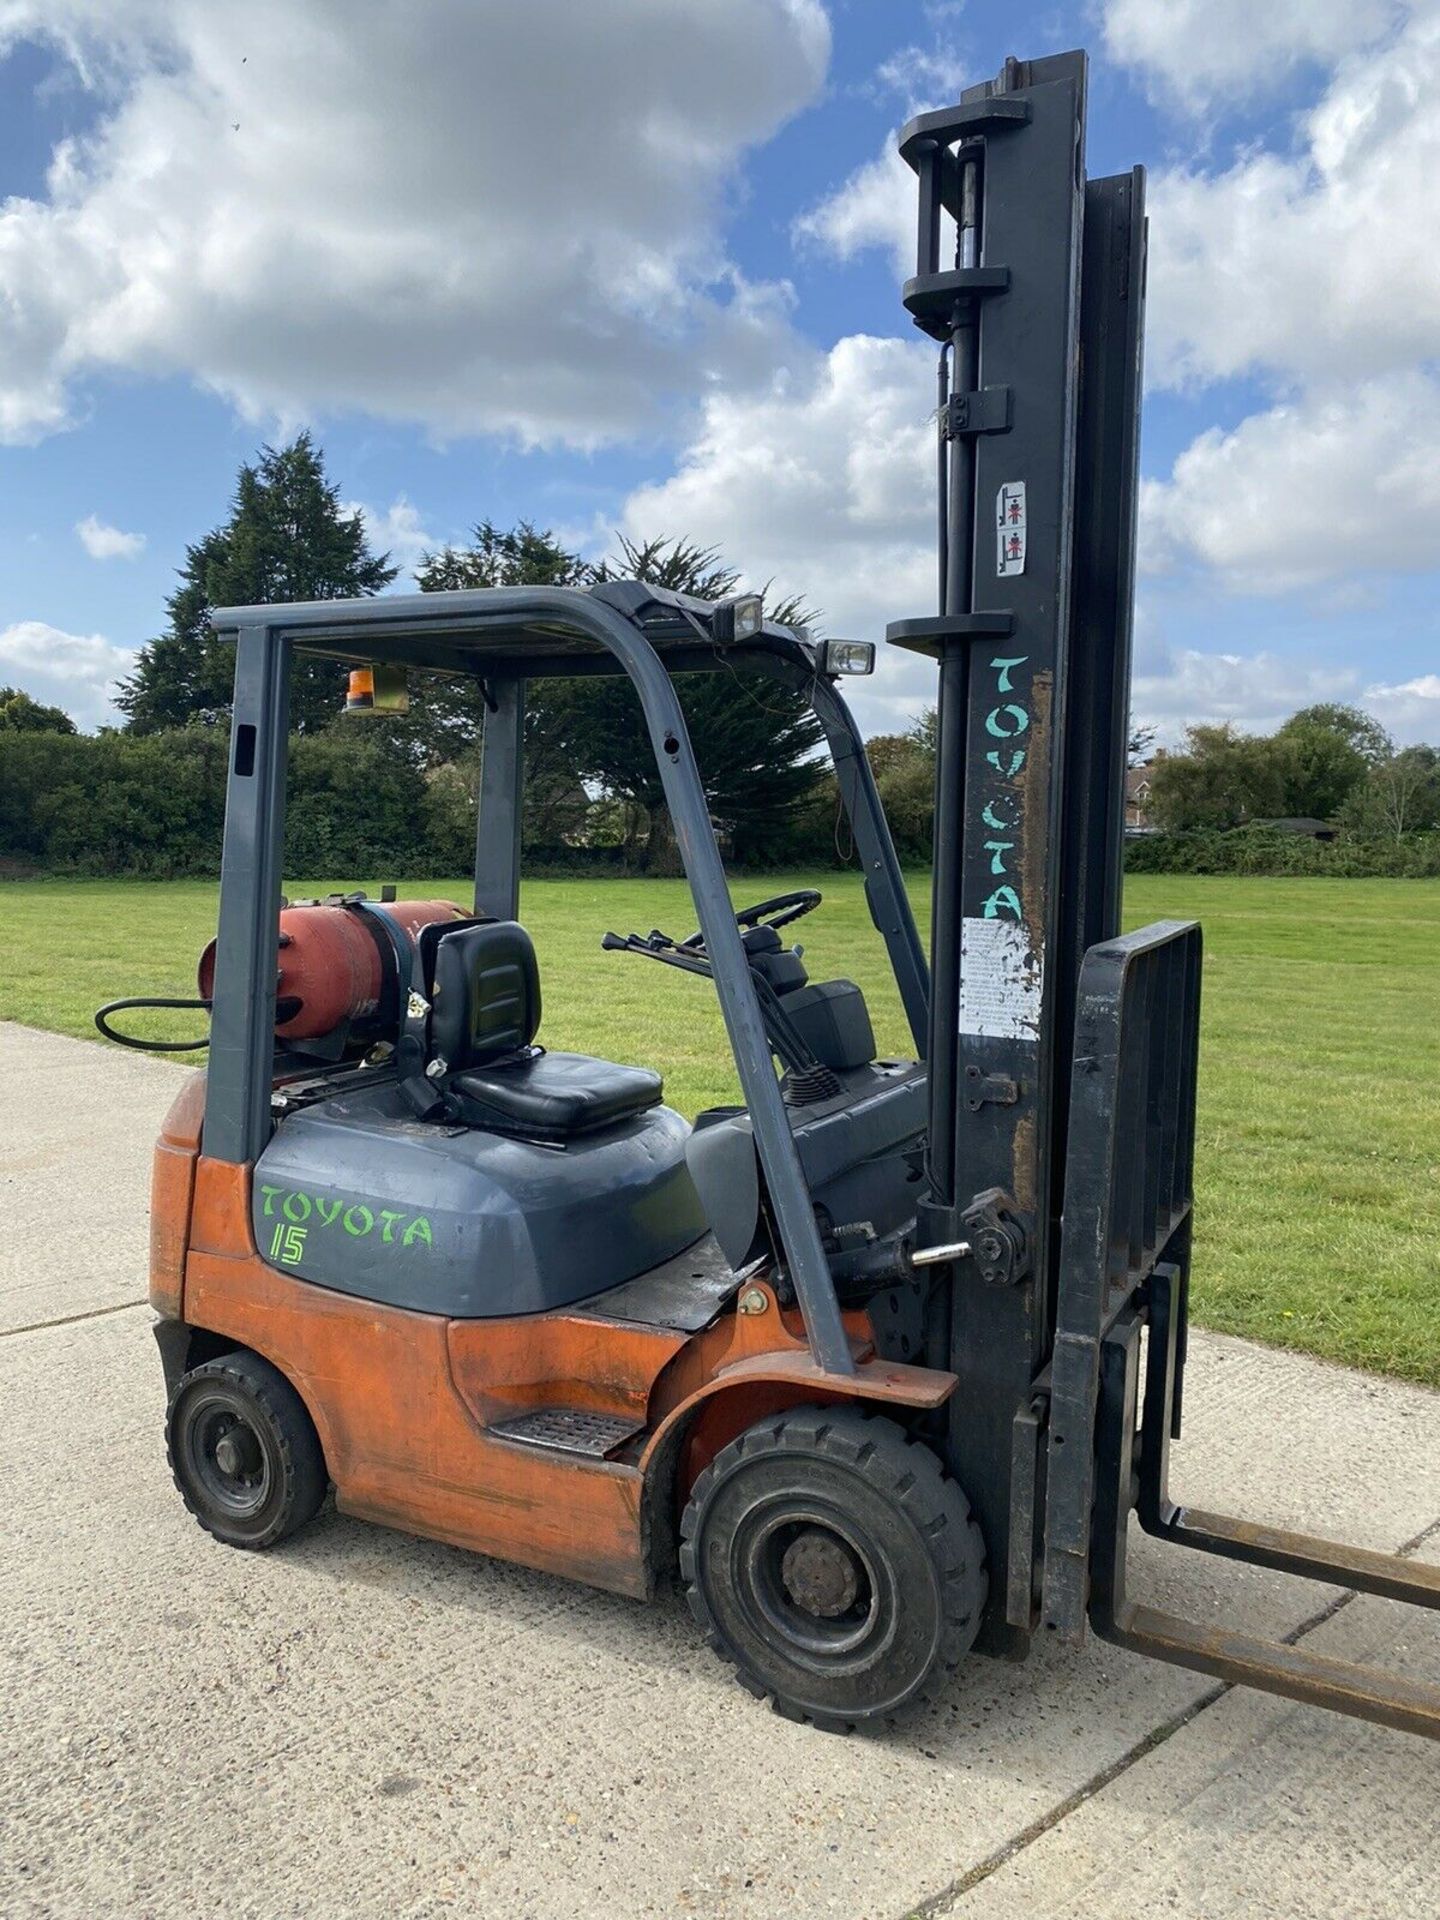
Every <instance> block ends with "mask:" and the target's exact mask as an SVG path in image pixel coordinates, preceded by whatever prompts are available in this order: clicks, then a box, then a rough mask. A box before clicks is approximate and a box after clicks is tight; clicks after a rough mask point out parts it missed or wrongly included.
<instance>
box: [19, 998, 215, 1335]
mask: <svg viewBox="0 0 1440 1920" xmlns="http://www.w3.org/2000/svg"><path fill="white" fill-rule="evenodd" d="M182 1071H183V1070H181V1069H177V1068H176V1067H175V1066H173V1065H171V1064H168V1063H167V1062H165V1061H162V1060H159V1059H153V1058H152V1059H147V1058H146V1057H145V1055H144V1054H142V1053H133V1052H131V1053H127V1052H126V1051H125V1050H124V1049H123V1048H121V1047H115V1046H107V1045H105V1044H104V1043H103V1042H98V1041H97V1042H95V1043H93V1044H92V1043H91V1042H88V1041H84V1040H72V1039H69V1038H68V1037H67V1036H66V1035H64V1034H58V1033H40V1032H37V1030H36V1029H35V1028H33V1027H22V1026H19V1025H17V1024H16V1023H15V1022H14V1021H12V1020H0V1209H3V1216H0V1217H3V1219H4V1223H5V1230H4V1233H3V1235H0V1332H9V1331H10V1330H12V1329H14V1328H17V1327H25V1326H34V1325H36V1324H39V1323H43V1322H45V1321H52V1320H58V1319H61V1318H62V1317H64V1316H66V1315H74V1314H85V1313H93V1312H95V1311H96V1310H97V1309H99V1308H104V1307H117V1306H121V1305H124V1304H125V1303H126V1302H130V1301H135V1300H143V1299H144V1297H145V1273H146V1262H147V1249H148V1234H149V1226H148V1213H147V1210H146V1209H147V1204H148V1201H149V1197H150V1152H151V1149H152V1148H153V1146H154V1144H155V1136H156V1134H157V1133H158V1132H159V1131H160V1122H161V1120H162V1118H163V1117H164V1114H165V1110H166V1108H167V1107H168V1106H169V1105H170V1102H171V1101H172V1100H173V1099H174V1098H175V1093H176V1089H177V1088H178V1087H179V1086H180V1084H181V1072H182Z"/></svg>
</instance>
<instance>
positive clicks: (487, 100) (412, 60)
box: [0, 0, 1440, 739]
mask: <svg viewBox="0 0 1440 1920" xmlns="http://www.w3.org/2000/svg"><path fill="white" fill-rule="evenodd" d="M1073 45H1085V46H1087V47H1088V48H1089V49H1090V51H1091V54H1092V60H1093V65H1092V74H1091V119H1090V151H1089V167H1090V171H1091V172H1092V173H1102V172H1107V171H1115V170H1119V169H1121V168H1124V167H1127V166H1129V165H1131V164H1133V163H1134V162H1135V161H1141V162H1143V163H1144V164H1145V165H1146V166H1147V168H1149V169H1150V172H1151V213H1152V273H1151V290H1150V291H1151V321H1150V333H1149V344H1148V370H1149V378H1148V386H1147V396H1146V410H1145V439H1144V454H1143V467H1144V474H1145V482H1146V484H1145V493H1144V503H1143V514H1142V521H1143V525H1142V558H1143V575H1142V581H1141V592H1140V604H1139V617H1138V636H1139V639H1138V648H1139V651H1138V657H1137V679H1136V699H1135V706H1136V712H1137V716H1138V717H1140V718H1142V719H1145V720H1149V721H1151V722H1152V723H1154V724H1156V725H1158V726H1159V728H1160V729H1161V733H1162V737H1165V738H1173V737H1175V736H1176V735H1177V734H1178V733H1179V731H1180V729H1181V728H1182V727H1183V726H1184V725H1185V724H1187V723H1189V722H1192V721H1197V720H1211V719H1233V720H1235V721H1237V722H1238V723H1239V724H1241V725H1245V726H1257V727H1263V726H1269V725H1273V724H1274V723H1275V722H1276V721H1277V720H1278V719H1279V718H1281V717H1282V716H1283V715H1284V714H1285V713H1287V712H1288V711H1290V710H1292V709H1293V708H1294V707H1295V706H1298V705H1301V704H1304V703H1305V702H1307V701H1309V700H1312V699H1330V698H1336V699H1346V700H1354V701H1358V702H1359V703H1361V704H1364V705H1367V706H1369V707H1370V708H1371V710H1372V711H1374V712H1376V713H1377V714H1378V715H1379V716H1380V717H1381V718H1382V719H1383V720H1384V722H1385V724H1386V725H1387V726H1389V727H1391V728H1392V730H1393V731H1394V732H1395V734H1396V736H1397V738H1401V739H1415V738H1430V739H1440V640H1437V622H1436V617H1435V611H1434V608H1435V588H1436V575H1437V565H1440V546H1437V538H1436V531H1437V526H1440V388H1437V386H1436V384H1435V367H1434V358H1435V355H1434V344H1433V343H1434V342H1435V340H1436V339H1437V338H1440V333H1437V322H1440V265H1437V261H1436V252H1437V250H1436V249H1435V248H1434V247H1433V246H1431V245H1430V244H1429V242H1428V240H1426V239H1425V237H1424V236H1426V235H1427V234H1428V235H1433V234H1434V232H1435V231H1436V230H1437V219H1440V152H1437V148H1440V4H1427V5H1420V6H1416V5H1409V4H1405V0H1345V3H1344V4H1341V3H1340V0H1273V4H1272V5H1270V6H1269V7H1267V8H1266V9H1265V10H1263V11H1261V10H1259V9H1256V8H1255V7H1254V6H1253V4H1250V0H1245V3H1244V4H1241V0H1103V3H1102V4H1097V5H1095V6H1091V7H1057V8H1053V9H1032V10H1030V12H1029V16H1028V20H1024V21H1021V22H1020V24H1018V25H1017V10H1016V9H1015V8H1014V7H1013V6H1003V5H999V4H993V3H992V0H967V3H966V4H964V5H959V6H956V5H926V4H920V3H919V0H894V3H893V4H887V3H886V0H832V3H831V4H830V5H828V6H825V7H822V6H821V5H820V4H819V0H673V4H670V3H669V0H607V5H606V6H605V7H599V8H593V7H592V8H587V9H583V10H579V9H577V8H576V7H575V6H574V5H573V4H572V3H571V0H530V4H528V5H527V6H526V7H525V8H524V9H516V8H514V7H513V6H511V5H509V4H504V3H503V0H409V4H400V0H303V4H301V3H299V0H252V4H250V5H249V6H247V7H246V8H245V9H244V10H240V9H218V8H215V7H214V6H213V5H211V4H207V0H44V3H43V4H41V3H40V0H5V3H4V4H3V5H0V195H3V196H4V199H3V205H0V681H12V682H17V683H18V684H21V685H23V686H26V687H27V688H28V689H30V690H31V691H33V692H35V693H36V694H37V695H39V696H41V697H44V698H47V699H52V700H58V701H60V702H61V703H62V704H64V705H66V706H67V707H68V708H69V709H70V711H72V712H73V713H74V714H75V715H76V717H77V719H79V720H80V721H81V723H82V724H84V725H89V726H93V725H95V724H98V723H101V722H103V721H104V720H105V719H106V718H107V717H111V715H110V710H109V708H108V689H109V688H110V687H111V686H112V685H113V681H114V678H115V677H116V675H117V674H119V673H121V672H123V671H124V670H125V667H126V664H127V661H128V658H129V656H130V654H131V653H132V651H133V649H134V648H135V647H137V646H138V645H140V644H141V643H143V642H144V640H145V639H147V638H148V637H149V636H150V635H152V634H153V633H155V632H156V631H157V630H158V629H159V626H160V624H161V622H162V620H163V603H164V599H165V596H166V593H167V592H168V591H169V588H170V585H171V583H172V580H173V574H174V569H175V567H176V565H177V564H178V563H179V561H180V560H181V558H182V556H183V551H184V547H185V545H186V543H187V542H188V541H192V540H194V539H197V538H198V537H200V535H202V534H203V533H204V532H205V531H206V530H207V529H208V528H209V527H211V526H212V525H214V524H215V523H216V522H217V521H218V520H220V519H221V518H223V516H224V514H225V511H226V505H227V501H228V498H229V494H230V490H231V487H232V485H233V481H234V475H235V470H236V467H237V465H238V463H239V462H240V461H241V460H242V459H245V458H247V457H249V456H250V455H251V454H253V452H254V450H255V448H256V447H257V446H258V445H259V444H260V443H261V442H262V441H264V440H266V439H274V438H276V437H278V436H280V435H283V434H285V433H288V432H289V431H291V430H293V428H294V427H296V426H297V425H299V424H302V423H304V424H308V425H310V426H311V427H312V428H313V429H314V431H315V432H316V434H317V437H318V438H319V439H320V441H321V443H322V444H323V446H324V448H325V451H326V455H327V459H328V462H329V466H330V470H331V473H332V475H333V476H334V477H335V479H336V480H337V481H338V482H339V484H340V486H341V489H342V492H343V494H344V496H345V498H346V499H347V500H349V501H353V502H355V503H356V504H357V505H360V506H362V507H363V508H364V510H365V512H366V514H367V516H368V517H369V518H370V519H371V520H372V521H373V524H374V533H375V538H376V541H377V543H379V544H382V545H388V546H390V547H391V549H392V551H393V554H394V557H395V558H396V559H397V560H398V561H400V562H401V564H402V565H403V566H405V567H407V568H408V566H409V565H410V564H411V563H413V561H414V559H415V557H416V556H417V554H418V553H419V551H420V550H421V549H422V548H423V547H424V546H426V545H431V546H433V545H435V544H437V543H440V542H443V541H445V540H447V539H453V538H458V537H463V535H464V532H465V530H466V528H467V527H468V526H469V525H470V524H472V523H473V522H474V521H475V520H477V519H479V518H481V517H484V516H489V517H492V518H494V519H496V520H497V521H500V522H506V521H509V520H512V519H518V518H521V517H526V518H530V519H533V520H535V521H537V522H539V523H541V524H544V525H548V526H552V527H555V528H557V529H558V530H560V531H562V532H563V533H565V534H566V535H567V536H568V537H571V538H573V539H574V540H576V541H577V542H580V543H583V544H584V545H585V546H586V547H587V548H589V549H592V550H595V551H600V550H603V549H604V547H605V545H606V544H607V541H608V540H609V538H610V535H611V530H613V529H614V528H617V527H621V528H625V529H628V530H629V531H631V532H633V533H640V534H646V533H652V532H667V533H668V532H677V533H680V532H683V533H686V534H689V535H691V536H694V537H698V538H701V539H704V540H710V541H715V542H717V543H719V544H720V545H721V546H722V547H723V549H724V551H725V552H726V554H727V555H728V556H729V557H730V558H731V559H732V560H733V562H734V563H735V564H737V565H739V566H741V567H742V568H744V569H745V570H746V571H747V573H748V574H749V575H750V576H751V577H752V578H753V579H755V580H756V581H763V580H765V579H767V578H773V579H774V580H775V581H776V583H777V585H778V586H783V587H784V588H785V589H787V590H795V591H799V592H802V593H803V594H805V595H806V597H807V598H809V599H810V600H811V601H813V602H815V603H817V604H818V605H819V606H820V607H821V608H822V609H823V610H824V613H825V615H826V619H827V624H828V626H829V629H830V630H831V631H835V632H845V633H853V634H856V635H858V636H862V637H878V635H879V631H880V629H881V628H882V627H883V623H884V621H885V620H886V619H887V618H894V617H899V616H902V615H905V614H909V613H919V612H925V611H928V610H929V605H930V594H931V584H930V583H931V578H932V563H931V558H930V551H931V549H930V539H931V515H932V502H931V494H930V457H929V446H930V442H929V428H928V425H927V421H926V410H927V408H928V406H929V405H930V404H931V400H930V393H931V377H930V367H931V359H930V353H929V350H928V348H927V347H926V346H924V345H923V344H922V343H921V342H920V341H919V340H918V338H917V337H916V336H915V335H914V333H913V330H912V329H911V328H910V326H909V323H908V320H907V319H906V316H905V315H904V313H903V311H902V309H901V308H900V305H899V301H898V297H897V290H898V283H899V280H900V278H901V277H902V275H903V273H904V272H905V271H908V270H909V268H908V266H907V263H906V262H905V260H904V257H903V256H904V251H905V248H906V247H907V245H908V233H909V231H910V220H911V216H910V188H909V184H908V179H907V177H906V176H905V175H904V174H903V171H902V170H901V169H900V168H899V167H898V164H897V163H896V162H895V161H894V158H893V136H894V132H895V129H896V128H897V126H898V125H899V123H900V122H901V121H902V120H903V119H904V118H905V117H906V116H907V114H908V113H909V112H911V111H913V110H915V109H917V108H919V107H922V106H929V105H936V104H942V103H943V102H945V101H947V100H949V99H951V98H953V97H954V94H955V92H956V91H957V90H958V88H959V87H960V86H963V85H965V84H968V83H970V82H971V81H973V80H975V79H977V78H981V77H984V76H986V75H989V74H991V73H993V72H994V71H995V70H996V69H997V68H998V66H999V64H1000V62H1001V60H1002V59H1003V58H1004V56H1005V55H1006V54H1007V53H1011V52H1015V53H1019V54H1021V55H1028V54H1036V53H1041V52H1046V51H1052V50H1057V49H1059V48H1062V47H1066V46H1073ZM401 584H402V585H403V584H404V579H403V578H402V582H401ZM930 691H931V688H930V682H929V678H928V670H927V669H926V667H925V666H924V665H923V663H920V662H917V661H915V660H913V659H910V658H908V657H907V658H905V659H895V660H891V661H887V662H886V663H885V665H884V667H883V668H882V671H881V673H880V674H878V675H877V678H876V680H875V682H874V683H873V685H872V686H870V687H869V688H867V689H866V691H865V693H864V694H863V696H862V700H861V711H862V718H863V719H864V721H865V722H866V724H867V725H868V726H869V727H871V728H872V729H883V728H888V727H890V726H893V725H896V724H899V723H901V722H902V721H903V720H904V719H905V718H906V716H908V715H909V714H910V713H912V712H913V711H915V710H916V709H917V708H918V707H919V706H920V705H921V704H922V703H923V702H924V701H925V700H926V699H927V698H928V697H929V696H930Z"/></svg>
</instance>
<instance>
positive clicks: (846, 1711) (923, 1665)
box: [680, 1407, 987, 1733]
mask: <svg viewBox="0 0 1440 1920" xmlns="http://www.w3.org/2000/svg"><path fill="white" fill-rule="evenodd" d="M680 1537H681V1544H680V1571H681V1574H682V1576H683V1578H684V1580H685V1583H686V1589H687V1595H688V1598H689V1601H690V1608H691V1611H692V1612H693V1614H694V1615H695V1618H696V1619H697V1620H698V1621H699V1623H700V1625H701V1627H702V1628H703V1630H704V1632H705V1635H706V1638H707V1639H708V1640H709V1642H710V1644H711V1645H712V1646H713V1647H714V1648H715V1650H716V1651H717V1652H718V1653H720V1654H721V1655H723V1656H724V1657H725V1658H726V1659H729V1660H731V1661H733V1662H734V1664H735V1667H736V1670H737V1674H738V1677H739V1679H740V1681H741V1683H742V1684H743V1685H744V1686H746V1687H748V1688H749V1689H750V1691H751V1692H752V1693H754V1694H756V1695H758V1696H759V1697H760V1698H762V1699H763V1698H766V1697H768V1698H769V1699H770V1700H771V1702H772V1703H773V1705H774V1707H775V1710H776V1712H777V1713H781V1714H784V1715H785V1716H786V1718H787V1719H792V1720H808V1721H810V1722H811V1723H812V1724H813V1725H815V1726H817V1727H820V1728H823V1729H825V1730H826V1731H830V1732H837V1733H848V1732H851V1731H852V1730H853V1729H854V1728H856V1727H862V1726H873V1725H876V1724H878V1723H884V1722H886V1721H889V1720H892V1719H894V1718H895V1717H896V1716H897V1715H899V1714H901V1713H904V1712H905V1711H907V1710H909V1709H911V1708H913V1707H915V1706H917V1705H919V1704H920V1703H921V1702H923V1701H924V1700H925V1699H927V1698H928V1697H930V1695H931V1694H932V1693H933V1692H935V1691H936V1690H938V1688H939V1687H940V1686H941V1685H943V1684H944V1682H945V1681H946V1680H947V1679H948V1677H949V1675H950V1673H951V1672H952V1670H953V1669H954V1668H955V1667H956V1666H957V1665H958V1664H959V1662H960V1660H961V1659H962V1658H963V1657H964V1655H965V1654H966V1653H968V1652H969V1650H970V1648H971V1646H972V1645H973V1644H974V1641H975V1636H976V1634H977V1633H978V1631H979V1628H980V1616H981V1612H982V1609H983V1608H984V1604H985V1596H986V1591H987V1581H986V1575H985V1565H984V1546H983V1543H982V1541H981V1538H980V1529H979V1528H978V1527H977V1526H976V1525H975V1522H974V1521H973V1520H972V1519H971V1517H970V1508H969V1504H968V1502H967V1501H966V1499H965V1496H964V1494H963V1493H962V1492H961V1490H960V1488H959V1486H958V1485H957V1484H956V1483H955V1481H953V1480H950V1479H948V1478H947V1477H946V1475H945V1473H944V1471H943V1469H942V1468H941V1465H940V1462H939V1460H938V1459H937V1458H936V1456H935V1455H934V1454H933V1453H932V1452H931V1451H930V1449H929V1448H928V1447H926V1446H924V1445H922V1444H919V1443H917V1442H912V1441H911V1440H909V1439H908V1438H907V1436H906V1435H905V1433H904V1431H903V1430H902V1429H901V1428H900V1427H898V1426H896V1425H895V1423H894V1422H893V1421H891V1420H886V1419H882V1418H877V1417H873V1416H870V1415H867V1414H863V1413H859V1412H857V1411H854V1410H852V1409H849V1408H841V1409H836V1408H833V1407H797V1408H793V1409H790V1410H789V1411H787V1412H785V1413H778V1414H773V1415H771V1416H770V1417H769V1418H768V1419H765V1420H759V1421H757V1422H756V1423H755V1425H754V1426H753V1427H749V1428H747V1429H746V1431H745V1432H744V1433H742V1434H741V1435H740V1436H739V1438H738V1439H736V1440H734V1441H732V1442H731V1444H730V1445H729V1446H728V1447H726V1448H725V1449H724V1451H723V1452H721V1453H720V1454H718V1455H717V1456H716V1458H715V1460H714V1462H713V1463H712V1464H711V1465H710V1466H709V1467H707V1468H706V1470H705V1472H704V1473H702V1474H701V1475H700V1477H699V1479H698V1480H697V1481H696V1482H695V1486H694V1490H693V1492H692V1494H691V1497H690V1502H689V1505H688V1506H687V1507H686V1509H685V1515H684V1518H683V1520H682V1521H681V1529H680Z"/></svg>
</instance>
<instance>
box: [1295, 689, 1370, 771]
mask: <svg viewBox="0 0 1440 1920" xmlns="http://www.w3.org/2000/svg"><path fill="white" fill-rule="evenodd" d="M1311 727H1319V728H1322V729H1323V730H1324V731H1325V732H1327V733H1333V734H1336V735H1338V737H1339V738H1340V739H1341V740H1343V741H1344V742H1345V744H1346V745H1347V746H1350V747H1353V748H1354V749H1355V751H1356V752H1357V753H1358V754H1359V755H1360V757H1361V758H1362V759H1363V760H1365V761H1367V762H1368V763H1369V764H1370V765H1371V766H1372V767H1373V766H1376V765H1377V764H1378V763H1379V762H1380V761H1382V760H1388V759H1389V758H1390V756H1391V754H1393V753H1394V751H1395V743H1394V741H1393V740H1392V739H1391V738H1390V736H1389V734H1388V733H1387V732H1386V731H1385V729H1384V727H1382V726H1381V724H1380V722H1379V721H1378V720H1376V719H1375V718H1374V717H1373V716H1372V715H1371V714H1368V713H1364V712H1362V711H1361V709H1360V708H1359V707H1346V706H1341V705H1340V704H1338V703H1337V702H1336V701H1333V700H1322V701H1321V702H1320V703H1319V704H1318V705H1316V706H1313V707H1302V708H1301V709H1300V711H1299V712H1298V713H1292V714H1291V716H1290V718H1289V719H1288V720H1287V721H1286V722H1285V724H1284V726H1283V727H1281V729H1280V731H1281V733H1289V732H1291V731H1304V730H1305V729H1308V728H1311Z"/></svg>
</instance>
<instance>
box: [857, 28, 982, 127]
mask: <svg viewBox="0 0 1440 1920" xmlns="http://www.w3.org/2000/svg"><path fill="white" fill-rule="evenodd" d="M967 71H968V69H967V67H966V64H965V62H964V61H963V60H962V59H960V57H959V55H958V54H957V53H955V52H954V50H953V49H949V48H945V47H942V46H939V45H938V44H937V45H936V46H934V47H930V48H926V47H916V46H908V47H900V48H898V49H897V50H896V51H895V52H894V53H892V54H891V55H890V57H889V59H888V60H882V61H881V62H880V65H879V66H878V67H877V68H876V69H875V80H876V83H877V85H878V86H879V87H880V88H881V89H883V90H884V91H885V92H886V93H898V94H899V95H900V96H901V98H902V99H903V100H904V101H905V110H906V112H907V113H923V112H924V111H925V110H926V109H927V108H929V107H946V106H949V105H950V103H951V102H952V101H953V100H957V99H958V98H959V96H960V89H961V88H962V87H963V86H964V85H965V80H966V74H967Z"/></svg>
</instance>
